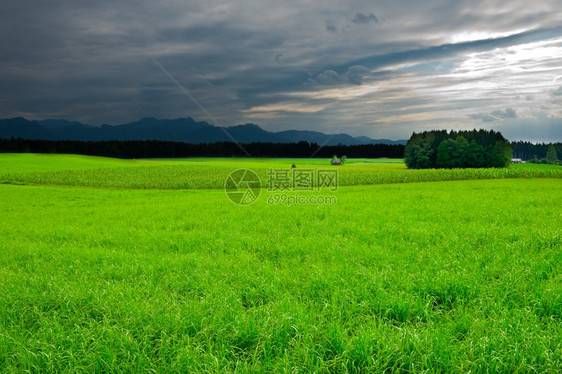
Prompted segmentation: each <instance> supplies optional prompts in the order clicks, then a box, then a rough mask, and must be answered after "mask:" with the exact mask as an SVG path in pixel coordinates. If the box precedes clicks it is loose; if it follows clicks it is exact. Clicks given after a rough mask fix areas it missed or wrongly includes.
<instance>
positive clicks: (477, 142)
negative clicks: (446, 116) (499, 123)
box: [404, 130, 513, 169]
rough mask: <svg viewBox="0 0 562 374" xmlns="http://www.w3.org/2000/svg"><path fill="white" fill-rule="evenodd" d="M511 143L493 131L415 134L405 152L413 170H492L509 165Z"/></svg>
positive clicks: (408, 163)
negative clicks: (492, 168) (491, 168)
mask: <svg viewBox="0 0 562 374" xmlns="http://www.w3.org/2000/svg"><path fill="white" fill-rule="evenodd" d="M512 156H513V150H512V149H511V147H510V145H509V143H508V141H507V140H506V139H505V138H504V137H503V136H502V134H501V133H499V132H497V131H493V130H471V131H454V130H451V131H449V132H447V130H433V131H425V132H422V133H417V134H416V133H413V134H412V136H411V138H410V140H408V144H406V149H405V151H404V162H405V163H406V166H407V167H408V168H410V169H428V168H448V169H452V168H490V167H505V166H507V165H509V162H510V161H511V158H512Z"/></svg>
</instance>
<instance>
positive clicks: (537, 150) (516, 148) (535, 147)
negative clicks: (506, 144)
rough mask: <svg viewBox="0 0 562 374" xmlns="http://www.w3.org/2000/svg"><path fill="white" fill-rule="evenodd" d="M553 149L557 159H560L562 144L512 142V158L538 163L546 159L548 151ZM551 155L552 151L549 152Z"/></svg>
mask: <svg viewBox="0 0 562 374" xmlns="http://www.w3.org/2000/svg"><path fill="white" fill-rule="evenodd" d="M550 147H554V150H555V151H556V153H557V155H558V157H562V143H550V144H547V143H540V144H533V143H531V142H523V141H519V142H512V143H511V148H513V157H516V158H520V159H522V160H525V161H534V160H537V161H540V160H542V159H546V156H547V152H548V149H549V148H550ZM551 153H552V151H551Z"/></svg>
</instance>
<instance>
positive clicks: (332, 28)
mask: <svg viewBox="0 0 562 374" xmlns="http://www.w3.org/2000/svg"><path fill="white" fill-rule="evenodd" d="M326 31H328V32H329V33H330V34H335V33H336V32H338V28H337V27H336V24H335V23H334V21H331V20H326Z"/></svg>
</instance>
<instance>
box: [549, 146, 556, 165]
mask: <svg viewBox="0 0 562 374" xmlns="http://www.w3.org/2000/svg"><path fill="white" fill-rule="evenodd" d="M546 161H547V162H548V163H549V164H556V163H558V155H557V154H556V148H554V144H551V145H549V146H548V149H547V150H546Z"/></svg>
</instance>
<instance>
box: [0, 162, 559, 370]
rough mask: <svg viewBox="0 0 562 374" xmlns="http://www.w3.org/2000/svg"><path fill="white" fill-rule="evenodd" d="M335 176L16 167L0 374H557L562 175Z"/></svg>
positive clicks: (8, 194)
mask: <svg viewBox="0 0 562 374" xmlns="http://www.w3.org/2000/svg"><path fill="white" fill-rule="evenodd" d="M38 158H39V159H40V160H38ZM326 161H327V160H307V159H302V160H246V159H234V160H232V159H217V160H211V159H186V160H114V159H105V158H90V157H85V156H63V155H43V156H40V155H0V182H2V184H0V209H1V211H2V212H3V214H2V215H1V216H0V238H1V240H0V253H1V256H0V276H1V277H2V279H3V282H0V372H7V373H10V372H14V373H15V372H38V373H39V372H41V373H43V372H291V373H293V372H297V373H298V372H303V373H306V372H356V373H359V372H448V373H449V372H450V373H465V372H476V373H480V372H482V373H483V372H541V373H549V372H551V373H555V372H559V370H560V367H562V251H561V249H562V240H561V227H562V215H561V211H560V201H562V188H561V187H562V179H561V177H562V173H561V169H562V168H548V167H542V165H533V166H532V167H530V166H528V165H522V166H520V165H514V166H513V167H512V168H510V169H507V170H503V169H501V170H498V169H484V170H439V171H435V170H433V171H431V170H428V171H423V172H425V173H416V172H417V171H415V170H405V169H404V167H403V164H402V163H401V162H396V161H394V160H354V161H355V162H350V163H348V164H347V165H345V166H342V167H339V169H338V170H339V171H340V187H339V189H338V191H336V192H334V195H335V196H336V197H337V204H331V205H294V206H287V205H282V204H276V205H269V204H268V203H267V199H265V198H263V197H262V198H260V199H258V201H256V202H255V203H254V204H252V205H248V206H238V205H235V204H233V203H232V202H231V201H230V200H228V198H227V197H226V195H225V193H224V191H223V190H222V189H221V188H222V186H223V185H224V178H223V177H226V175H228V173H229V172H230V171H232V170H234V169H236V168H240V167H247V168H251V169H255V170H256V171H257V172H258V174H259V175H263V174H261V173H264V172H265V171H266V170H267V169H268V168H270V167H290V165H291V164H292V163H296V165H297V168H306V167H310V168H318V167H321V168H324V167H329V166H327V164H326ZM221 178H222V180H221ZM439 178H441V179H439ZM455 179H457V180H455ZM458 179H463V180H458ZM219 182H220V183H219ZM397 182H400V183H397ZM401 182H410V183H401Z"/></svg>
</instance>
